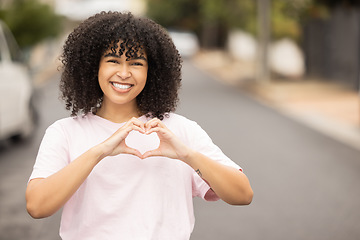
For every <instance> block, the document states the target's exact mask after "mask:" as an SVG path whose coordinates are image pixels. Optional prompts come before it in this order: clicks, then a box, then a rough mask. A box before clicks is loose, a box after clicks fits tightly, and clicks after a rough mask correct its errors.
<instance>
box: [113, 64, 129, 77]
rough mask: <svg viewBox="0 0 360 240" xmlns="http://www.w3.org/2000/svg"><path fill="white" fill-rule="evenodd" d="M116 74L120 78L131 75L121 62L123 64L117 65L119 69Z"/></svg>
mask: <svg viewBox="0 0 360 240" xmlns="http://www.w3.org/2000/svg"><path fill="white" fill-rule="evenodd" d="M116 75H117V76H118V77H120V78H121V79H123V80H125V79H127V78H129V77H131V72H130V70H129V68H128V66H126V64H123V65H121V66H119V69H118V71H117V72H116Z"/></svg>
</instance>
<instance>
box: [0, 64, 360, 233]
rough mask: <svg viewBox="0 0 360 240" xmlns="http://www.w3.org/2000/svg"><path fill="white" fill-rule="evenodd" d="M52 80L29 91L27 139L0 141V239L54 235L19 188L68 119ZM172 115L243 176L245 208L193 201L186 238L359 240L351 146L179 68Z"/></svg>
mask: <svg viewBox="0 0 360 240" xmlns="http://www.w3.org/2000/svg"><path fill="white" fill-rule="evenodd" d="M58 77H59V76H58V75H56V76H55V79H52V81H49V82H48V83H46V84H44V85H43V86H40V87H38V89H37V99H36V102H37V104H38V109H39V115H40V116H39V117H40V120H39V126H38V129H37V131H36V132H35V134H34V135H33V136H32V138H31V139H29V140H28V141H25V142H19V143H15V144H12V146H3V147H0V240H22V239H27V240H58V239H60V238H59V236H58V228H59V219H60V216H59V214H56V215H55V216H52V217H50V218H48V219H42V220H34V219H32V218H31V217H30V216H29V215H28V214H27V212H26V208H25V189H26V183H27V180H28V177H29V176H30V173H31V170H32V166H33V164H34V160H35V157H36V154H37V150H38V147H39V144H40V141H41V138H42V136H43V134H44V131H45V129H46V128H47V126H49V125H50V124H51V123H53V122H54V121H55V120H56V119H59V118H62V117H66V116H69V113H67V112H66V111H65V108H64V104H63V103H62V102H60V101H59V100H58V86H57V84H58V82H57V81H56V80H57V78H58ZM177 112H178V113H179V114H182V115H184V116H186V117H187V118H189V119H192V120H194V121H196V122H197V123H199V125H200V126H202V127H203V128H204V129H205V131H206V132H207V133H208V134H209V135H210V137H211V138H212V139H213V141H214V142H215V144H217V145H218V146H219V147H220V148H221V149H222V150H223V152H224V153H225V154H226V155H228V156H229V157H230V158H231V159H232V160H233V161H235V162H236V163H238V164H239V165H240V166H241V167H242V168H243V170H244V173H245V174H246V175H247V176H248V178H249V180H250V183H251V185H252V187H253V190H254V199H253V202H252V203H251V205H249V206H230V205H227V204H226V203H224V202H222V201H218V202H204V201H202V200H200V199H195V201H194V202H195V216H196V223H195V229H194V232H193V234H192V237H191V240H219V239H229V240H235V239H246V240H263V239H269V240H282V239H284V240H288V239H306V240H310V239H314V240H322V239H323V240H325V239H326V240H329V239H345V240H352V239H353V240H355V239H360V201H359V199H360V188H359V187H357V184H358V183H359V182H360V152H359V151H358V150H356V149H354V148H351V147H350V146H346V145H344V144H343V143H340V142H338V141H336V140H335V139H331V138H329V137H327V136H325V135H323V134H320V133H318V132H316V131H314V130H312V129H310V128H308V127H306V126H304V125H301V124H299V123H297V122H294V121H293V120H291V119H290V118H287V117H286V116H283V115H281V114H279V113H278V112H276V111H275V110H273V109H271V108H268V107H266V106H264V105H262V104H260V103H258V102H257V101H255V100H254V99H252V98H251V97H249V96H248V95H247V94H246V93H244V92H242V91H241V90H239V89H236V88H230V87H228V86H225V85H223V84H221V83H220V82H218V81H216V80H215V79H214V78H213V77H212V76H210V75H209V74H207V73H204V72H202V71H200V70H198V69H197V68H196V67H194V66H193V65H192V64H191V63H190V62H189V61H186V60H185V61H184V65H183V85H182V89H181V92H180V105H179V107H178V111H177Z"/></svg>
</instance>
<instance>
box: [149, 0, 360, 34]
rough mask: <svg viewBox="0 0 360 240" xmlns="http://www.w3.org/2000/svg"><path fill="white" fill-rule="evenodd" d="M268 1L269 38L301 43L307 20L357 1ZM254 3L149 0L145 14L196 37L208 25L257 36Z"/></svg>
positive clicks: (243, 0) (241, 0)
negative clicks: (339, 5) (286, 38)
mask: <svg viewBox="0 0 360 240" xmlns="http://www.w3.org/2000/svg"><path fill="white" fill-rule="evenodd" d="M269 1H270V2H271V10H270V11H271V14H270V16H271V34H272V37H273V38H274V39H279V38H283V37H289V38H292V39H294V40H296V41H300V40H301V36H302V29H303V24H304V22H305V21H306V20H307V19H308V18H311V17H321V18H326V17H327V16H328V15H329V11H328V8H329V7H333V6H334V5H336V4H344V3H347V4H350V5H351V4H355V3H356V2H357V1H358V0H291V1H289V0H269ZM257 4H258V0H196V1H193V0H171V1H169V0H148V15H149V17H151V18H152V19H154V20H155V21H157V22H158V23H160V24H161V25H163V26H165V27H167V28H175V29H186V30H191V31H194V32H196V33H198V35H199V36H201V32H203V31H204V29H205V28H206V27H209V25H212V26H221V28H222V29H223V30H224V29H225V30H226V31H228V30H230V29H233V28H240V29H242V30H244V31H247V32H249V33H252V34H254V35H256V33H257ZM218 33H219V34H220V33H221V31H219V32H218ZM208 36H209V35H207V37H208Z"/></svg>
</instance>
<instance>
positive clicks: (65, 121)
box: [47, 114, 94, 131]
mask: <svg viewBox="0 0 360 240" xmlns="http://www.w3.org/2000/svg"><path fill="white" fill-rule="evenodd" d="M93 118H94V117H93V116H92V114H87V115H85V116H76V117H66V118H62V119H59V120H57V121H55V122H54V123H53V124H51V125H50V126H49V127H48V129H47V131H48V130H50V129H57V130H62V131H69V130H70V131H71V130H73V129H76V128H77V127H81V128H84V127H86V126H87V125H88V123H90V122H93V121H94V119H93Z"/></svg>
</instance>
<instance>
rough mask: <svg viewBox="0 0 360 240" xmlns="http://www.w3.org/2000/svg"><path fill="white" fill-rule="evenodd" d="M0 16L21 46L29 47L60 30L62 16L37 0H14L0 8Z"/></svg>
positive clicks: (53, 35) (54, 35)
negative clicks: (4, 7) (7, 5)
mask: <svg viewBox="0 0 360 240" xmlns="http://www.w3.org/2000/svg"><path fill="white" fill-rule="evenodd" d="M0 18H1V19H2V20H3V21H4V22H5V23H6V24H7V25H8V26H9V28H10V30H11V31H12V33H13V34H14V37H15V39H16V40H17V42H18V44H19V46H20V47H21V48H26V47H30V46H32V45H34V44H36V43H38V42H40V41H41V40H43V39H46V38H49V37H56V36H57V35H58V34H59V33H60V32H61V23H62V20H63V19H62V17H60V16H57V15H56V14H55V13H54V11H53V9H52V8H51V7H50V6H49V5H46V4H42V3H40V2H38V1H37V0H15V1H13V3H12V4H11V5H10V6H9V7H8V8H6V9H3V10H0Z"/></svg>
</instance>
